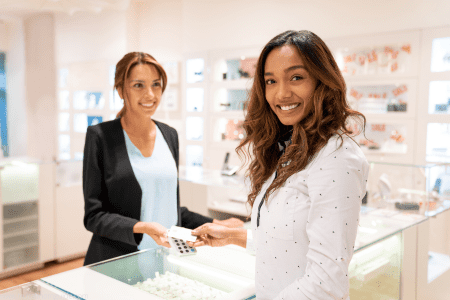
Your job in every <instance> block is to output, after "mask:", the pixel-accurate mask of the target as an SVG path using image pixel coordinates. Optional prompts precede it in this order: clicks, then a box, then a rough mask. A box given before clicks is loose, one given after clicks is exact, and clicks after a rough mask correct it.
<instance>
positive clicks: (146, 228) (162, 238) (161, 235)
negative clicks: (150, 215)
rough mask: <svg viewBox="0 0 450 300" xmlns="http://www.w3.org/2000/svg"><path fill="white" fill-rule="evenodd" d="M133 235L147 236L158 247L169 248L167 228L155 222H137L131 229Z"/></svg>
mask: <svg viewBox="0 0 450 300" xmlns="http://www.w3.org/2000/svg"><path fill="white" fill-rule="evenodd" d="M133 232H134V233H145V234H147V235H149V236H150V237H151V238H152V239H153V240H154V241H155V242H156V243H157V244H158V245H160V246H164V247H167V248H170V244H169V240H168V238H167V228H166V227H164V226H162V225H161V224H158V223H155V222H138V223H136V225H134V227H133Z"/></svg>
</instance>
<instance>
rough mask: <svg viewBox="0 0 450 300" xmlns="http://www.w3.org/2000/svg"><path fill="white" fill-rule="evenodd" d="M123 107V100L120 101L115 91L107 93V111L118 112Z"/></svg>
mask: <svg viewBox="0 0 450 300" xmlns="http://www.w3.org/2000/svg"><path fill="white" fill-rule="evenodd" d="M122 107H123V100H122V99H120V96H119V93H118V92H117V90H113V91H109V109H110V110H112V111H117V112H118V111H119V110H121V109H122Z"/></svg>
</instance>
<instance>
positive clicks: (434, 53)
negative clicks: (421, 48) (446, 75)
mask: <svg viewBox="0 0 450 300" xmlns="http://www.w3.org/2000/svg"><path fill="white" fill-rule="evenodd" d="M444 71H450V37H444V38H437V39H434V40H433V42H432V46H431V72H444Z"/></svg>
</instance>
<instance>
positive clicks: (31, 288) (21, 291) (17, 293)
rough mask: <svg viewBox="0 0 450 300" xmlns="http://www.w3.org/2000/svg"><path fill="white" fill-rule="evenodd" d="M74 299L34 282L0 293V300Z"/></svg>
mask: <svg viewBox="0 0 450 300" xmlns="http://www.w3.org/2000/svg"><path fill="white" fill-rule="evenodd" d="M71 298H73V299H75V298H74V297H73V296H72V295H69V294H65V293H63V292H59V291H58V294H56V292H55V289H54V288H52V290H49V289H48V288H46V287H44V286H42V285H40V284H36V283H35V282H29V283H25V284H22V285H17V286H14V287H11V288H9V289H5V290H1V291H0V300H13V299H14V300H25V299H28V300H30V299H42V300H43V299H45V300H67V299H71ZM78 299H82V298H78Z"/></svg>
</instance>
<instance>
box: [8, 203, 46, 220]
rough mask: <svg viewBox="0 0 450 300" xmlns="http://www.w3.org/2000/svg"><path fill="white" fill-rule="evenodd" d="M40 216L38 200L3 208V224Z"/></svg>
mask: <svg viewBox="0 0 450 300" xmlns="http://www.w3.org/2000/svg"><path fill="white" fill-rule="evenodd" d="M37 215H38V205H37V200H34V201H25V202H21V203H14V204H8V205H4V206H3V222H4V223H5V222H14V221H12V220H15V219H18V218H24V217H31V216H37Z"/></svg>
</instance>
